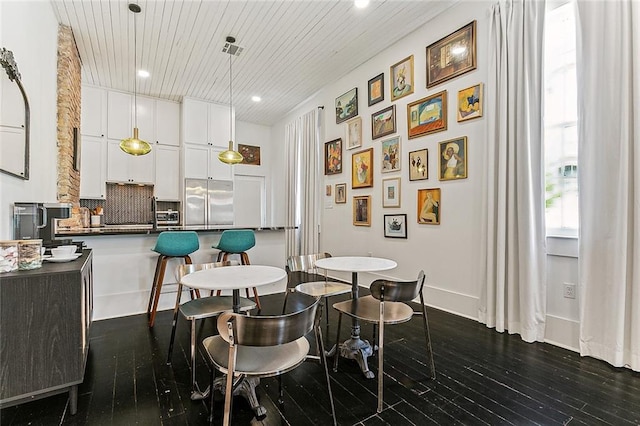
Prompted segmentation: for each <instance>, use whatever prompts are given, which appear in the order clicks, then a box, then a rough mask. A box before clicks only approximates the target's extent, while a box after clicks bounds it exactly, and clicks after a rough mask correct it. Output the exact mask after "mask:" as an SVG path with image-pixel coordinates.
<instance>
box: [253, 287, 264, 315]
mask: <svg viewBox="0 0 640 426" xmlns="http://www.w3.org/2000/svg"><path fill="white" fill-rule="evenodd" d="M253 298H254V299H255V301H256V305H258V310H260V309H262V305H261V304H260V296H258V289H257V288H255V287H253Z"/></svg>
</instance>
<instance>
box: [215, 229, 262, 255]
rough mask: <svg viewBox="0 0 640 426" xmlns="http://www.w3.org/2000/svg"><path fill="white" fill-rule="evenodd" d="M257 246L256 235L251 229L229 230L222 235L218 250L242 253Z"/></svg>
mask: <svg viewBox="0 0 640 426" xmlns="http://www.w3.org/2000/svg"><path fill="white" fill-rule="evenodd" d="M255 245H256V235H255V233H254V232H253V230H251V229H227V230H226V231H223V232H222V235H220V241H218V245H217V246H216V248H217V249H218V250H221V251H225V252H227V253H242V252H244V251H247V250H249V249H250V248H251V247H253V246H255Z"/></svg>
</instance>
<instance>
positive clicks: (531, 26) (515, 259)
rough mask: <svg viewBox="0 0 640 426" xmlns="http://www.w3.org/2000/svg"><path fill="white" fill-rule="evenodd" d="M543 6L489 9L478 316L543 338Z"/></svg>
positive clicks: (504, 0)
mask: <svg viewBox="0 0 640 426" xmlns="http://www.w3.org/2000/svg"><path fill="white" fill-rule="evenodd" d="M544 11H545V4H544V2H542V1H510V0H501V1H499V2H498V3H496V4H495V5H494V6H493V7H492V10H491V17H490V23H489V57H488V61H489V64H488V69H489V76H488V78H487V91H486V100H487V113H486V117H487V129H488V130H487V131H488V134H487V150H486V152H487V162H486V172H485V173H486V175H485V183H486V185H485V193H484V194H483V195H484V197H483V198H484V202H485V206H484V207H485V208H484V209H483V214H484V219H485V220H484V228H483V237H484V238H483V242H484V243H485V244H486V245H485V246H484V247H482V250H481V253H482V256H483V264H484V267H485V270H484V274H483V276H482V277H481V279H482V288H481V298H480V306H479V312H478V316H479V319H480V321H481V322H483V323H485V324H486V325H487V327H495V328H496V330H497V331H499V332H503V331H505V330H507V331H508V332H509V333H519V334H520V335H521V337H522V339H523V340H525V341H527V342H533V341H536V340H538V341H540V340H543V339H544V331H545V315H546V279H545V277H546V272H545V268H546V264H545V263H546V258H545V256H546V255H545V228H544V205H545V202H544V175H543V155H542V153H543V151H542V145H543V142H542V129H543V124H542V111H543V109H542V93H543V86H542V74H543V63H542V58H543V47H544V45H543V27H544Z"/></svg>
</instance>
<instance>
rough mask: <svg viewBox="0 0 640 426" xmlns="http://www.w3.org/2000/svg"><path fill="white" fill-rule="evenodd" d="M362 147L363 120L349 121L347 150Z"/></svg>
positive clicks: (353, 119)
mask: <svg viewBox="0 0 640 426" xmlns="http://www.w3.org/2000/svg"><path fill="white" fill-rule="evenodd" d="M361 145H362V118H361V117H356V118H352V119H351V120H349V121H347V149H353V148H358V147H359V146H361Z"/></svg>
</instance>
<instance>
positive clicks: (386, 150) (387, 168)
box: [381, 136, 400, 173]
mask: <svg viewBox="0 0 640 426" xmlns="http://www.w3.org/2000/svg"><path fill="white" fill-rule="evenodd" d="M381 170H382V173H388V172H397V171H399V170H400V136H394V137H392V138H391V139H386V140H383V141H382V169H381Z"/></svg>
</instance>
